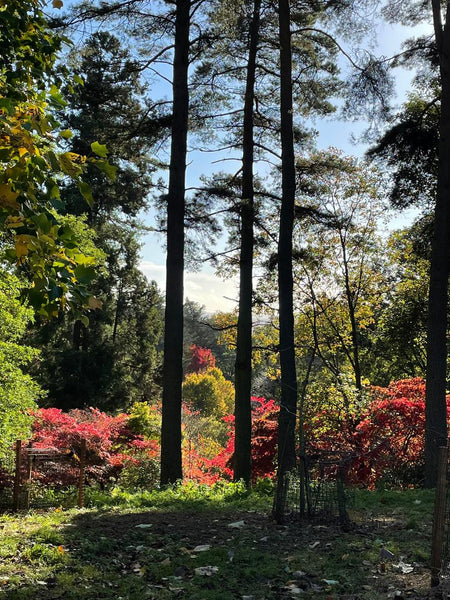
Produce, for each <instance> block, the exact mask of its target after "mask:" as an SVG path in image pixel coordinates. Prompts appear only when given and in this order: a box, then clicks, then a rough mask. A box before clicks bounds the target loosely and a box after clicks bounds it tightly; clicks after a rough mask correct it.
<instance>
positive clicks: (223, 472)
mask: <svg viewBox="0 0 450 600" xmlns="http://www.w3.org/2000/svg"><path fill="white" fill-rule="evenodd" d="M251 402H252V447H251V448H252V479H253V481H256V480H257V479H258V478H260V477H270V478H271V477H273V476H274V474H275V465H274V460H275V455H276V449H277V443H278V423H277V420H278V410H279V409H278V406H277V404H276V403H275V400H266V399H265V398H256V397H255V396H252V399H251ZM223 420H224V421H225V422H226V423H228V424H229V426H230V429H229V432H228V443H227V445H226V447H225V448H224V449H223V450H222V452H220V453H219V454H218V455H217V456H216V457H215V458H213V459H212V460H211V461H209V462H208V464H207V465H206V466H207V467H208V468H209V470H210V471H212V472H213V473H216V474H217V476H218V477H225V478H229V479H231V478H232V476H233V453H234V444H235V430H234V420H235V419H234V415H228V416H226V417H224V419H223Z"/></svg>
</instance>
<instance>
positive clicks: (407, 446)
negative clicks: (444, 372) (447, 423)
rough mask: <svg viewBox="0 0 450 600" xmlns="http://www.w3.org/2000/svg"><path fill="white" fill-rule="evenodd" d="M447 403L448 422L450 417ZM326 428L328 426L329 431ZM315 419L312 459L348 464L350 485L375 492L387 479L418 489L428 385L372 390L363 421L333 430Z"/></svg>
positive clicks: (417, 382)
mask: <svg viewBox="0 0 450 600" xmlns="http://www.w3.org/2000/svg"><path fill="white" fill-rule="evenodd" d="M449 405H450V396H448V397H447V418H449V417H450V406H449ZM324 423H326V426H325V427H324ZM330 423H332V421H330V420H329V419H328V418H327V415H325V414H324V413H320V414H318V415H316V416H315V417H314V418H313V420H312V422H311V424H310V425H309V427H308V428H307V433H308V454H309V455H310V456H313V457H318V458H320V457H321V456H324V455H330V454H334V455H338V456H340V457H341V458H343V459H344V461H345V462H344V468H345V470H346V474H347V479H348V481H349V483H354V484H360V485H366V486H368V487H373V486H374V485H375V484H376V483H377V482H378V481H380V480H382V479H385V480H390V481H391V482H394V483H400V484H412V483H417V482H418V481H419V480H420V478H421V476H422V469H423V452H424V432H425V382H424V381H423V379H420V378H414V379H405V380H402V381H396V382H393V383H391V384H390V385H389V386H388V387H387V388H380V387H373V388H372V389H371V401H370V402H369V404H368V406H367V407H366V409H364V410H363V411H362V413H361V414H360V416H359V418H357V419H352V420H349V421H347V422H345V421H341V422H340V423H339V424H338V425H337V424H335V425H334V427H332V428H331V427H330Z"/></svg>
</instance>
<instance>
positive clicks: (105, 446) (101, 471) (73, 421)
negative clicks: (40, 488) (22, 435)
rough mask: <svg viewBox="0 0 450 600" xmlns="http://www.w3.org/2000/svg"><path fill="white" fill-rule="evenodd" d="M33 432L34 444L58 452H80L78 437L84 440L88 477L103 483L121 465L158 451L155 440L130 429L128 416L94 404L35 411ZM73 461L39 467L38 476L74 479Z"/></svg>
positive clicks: (61, 480)
mask: <svg viewBox="0 0 450 600" xmlns="http://www.w3.org/2000/svg"><path fill="white" fill-rule="evenodd" d="M34 417H35V421H34V425H33V435H32V438H31V440H30V442H31V443H32V445H33V446H34V447H36V448H54V449H57V450H59V451H60V452H61V453H73V454H74V455H75V456H76V457H79V456H80V455H81V441H82V440H83V439H84V440H86V464H87V477H88V480H89V481H91V482H97V483H100V484H102V485H104V484H106V483H108V482H109V481H111V480H115V479H117V477H118V476H119V474H120V473H121V471H122V470H123V469H124V467H126V466H129V465H131V464H134V465H136V464H138V463H139V462H140V461H142V460H143V459H146V458H147V459H148V458H156V457H157V456H158V455H159V447H158V442H157V441H156V440H148V439H145V438H144V436H142V435H139V434H137V433H135V432H133V430H132V428H131V427H129V425H128V422H129V420H130V416H129V415H127V414H120V415H117V416H111V415H108V414H106V413H104V412H101V411H100V410H98V409H96V408H90V409H87V410H72V411H70V412H67V413H65V412H63V411H62V410H60V409H58V408H47V409H44V408H43V409H40V410H37V411H36V412H35V413H34ZM77 473H78V466H77V464H76V462H74V463H73V464H72V467H69V468H66V469H57V470H56V469H51V468H50V469H41V470H38V472H37V473H36V475H37V478H38V479H40V480H43V481H48V482H51V483H53V484H61V485H68V484H72V483H74V482H75V481H76V477H77Z"/></svg>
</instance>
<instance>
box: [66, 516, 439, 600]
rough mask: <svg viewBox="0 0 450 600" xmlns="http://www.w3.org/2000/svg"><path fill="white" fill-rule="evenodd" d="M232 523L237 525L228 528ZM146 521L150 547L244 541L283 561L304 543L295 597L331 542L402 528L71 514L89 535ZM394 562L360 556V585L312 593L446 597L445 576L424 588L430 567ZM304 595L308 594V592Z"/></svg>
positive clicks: (309, 584) (123, 530) (350, 597)
mask: <svg viewBox="0 0 450 600" xmlns="http://www.w3.org/2000/svg"><path fill="white" fill-rule="evenodd" d="M233 523H235V524H238V525H236V526H235V527H230V525H231V524H233ZM146 525H147V526H149V529H148V530H149V531H150V527H151V533H152V540H153V542H152V545H153V547H160V548H161V550H163V549H164V548H165V546H167V545H168V544H170V545H171V546H173V545H176V546H178V548H179V550H180V552H184V551H188V550H187V549H192V548H195V547H196V546H199V545H202V544H203V545H204V544H208V545H210V546H211V547H218V546H220V547H226V548H229V550H230V551H231V552H232V551H233V549H234V548H236V547H238V546H242V545H243V544H244V545H245V546H246V547H247V546H248V547H249V551H251V550H258V551H260V552H264V553H267V554H269V555H273V556H277V557H279V558H280V559H281V560H282V561H284V563H285V564H286V565H289V561H290V560H291V559H292V557H295V556H296V555H297V556H298V555H300V556H301V555H302V552H303V553H304V551H305V548H308V549H309V555H308V556H309V559H308V564H305V565H303V566H302V567H301V568H302V571H298V570H297V571H295V572H292V573H291V575H290V580H291V581H296V582H297V583H295V586H296V589H297V590H299V592H298V594H299V596H300V595H301V593H302V592H309V593H310V594H311V593H312V592H313V591H314V590H315V589H316V590H319V589H320V586H319V585H318V583H319V582H320V581H323V579H321V578H320V576H319V575H316V574H315V572H316V570H317V568H316V564H315V561H316V560H317V561H320V560H322V558H320V557H321V556H322V557H323V555H324V554H326V553H332V552H333V549H334V547H335V546H336V545H339V548H340V547H341V546H342V545H344V547H345V546H346V545H348V547H349V548H350V549H351V548H352V545H353V546H354V542H355V540H358V543H359V544H361V543H362V544H363V547H365V548H371V547H372V546H373V545H374V544H376V542H377V541H378V539H379V538H380V536H382V535H383V534H386V531H391V532H392V528H395V527H397V528H401V527H402V524H401V523H377V522H372V523H370V524H366V525H354V524H353V525H350V527H348V528H347V530H346V531H343V530H342V529H341V528H340V527H339V525H337V524H327V525H324V524H315V523H306V524H305V523H300V522H291V523H289V524H287V525H278V524H277V523H276V522H275V521H274V520H273V519H272V518H271V516H270V515H267V514H261V513H257V512H248V511H245V512H227V513H220V514H218V513H209V512H205V513H203V512H202V513H198V512H195V513H189V512H182V513H180V512H162V513H161V512H152V511H149V512H140V513H128V514H121V515H116V514H114V515H108V514H102V515H99V516H98V517H93V516H92V514H80V515H79V516H78V517H77V527H79V528H81V529H83V530H85V531H86V532H87V533H89V535H92V534H94V535H95V533H96V532H97V531H98V535H102V536H106V537H108V536H110V537H111V538H114V539H115V540H117V539H120V538H123V539H125V538H127V536H128V537H129V533H130V531H133V530H135V528H136V527H139V526H140V527H142V530H144V529H145V526H146ZM361 540H362V542H361ZM349 552H350V550H349ZM346 558H347V555H346V554H344V555H343V557H342V559H343V567H344V562H345V560H346ZM128 559H129V561H133V560H134V557H133V556H132V555H130V556H129V557H128ZM353 560H354V557H353ZM399 560H400V562H399ZM284 563H283V564H284ZM187 564H188V563H187ZM399 564H401V557H399V556H395V557H394V556H392V557H389V556H388V557H387V558H386V557H383V556H382V555H381V556H380V558H379V560H376V561H374V562H370V561H367V560H366V561H364V560H361V564H360V565H358V568H361V569H363V570H365V571H366V572H367V577H366V583H365V584H364V585H362V586H361V589H359V590H357V592H356V593H355V590H351V593H349V594H342V593H341V594H336V593H333V594H332V595H330V594H326V593H325V592H323V593H320V591H318V593H317V596H315V597H317V598H324V599H326V600H328V599H329V598H333V599H336V598H340V599H341V600H365V599H366V598H367V599H369V598H370V599H372V598H386V599H389V598H397V599H398V600H401V599H402V598H405V599H406V598H408V599H411V600H424V599H428V600H432V599H433V600H438V599H439V600H444V599H445V600H447V599H449V598H450V579H448V580H445V581H444V582H443V584H442V585H441V586H440V587H438V588H434V589H431V590H430V587H429V585H430V571H429V569H428V568H427V566H426V565H425V564H420V563H414V564H413V565H411V567H412V571H411V572H407V573H404V572H402V571H401V569H400V570H399V568H398V567H399ZM187 569H188V567H187ZM286 570H287V571H288V570H289V569H288V568H287V569H286ZM406 570H408V569H406ZM182 574H183V573H182ZM186 576H188V575H187V573H186ZM321 577H323V575H322V576H321ZM296 578H297V579H296ZM286 579H288V578H286ZM322 585H323V584H322ZM349 592H350V590H349ZM283 596H284V594H281V592H280V596H279V597H280V598H281V597H283ZM307 596H308V597H310V596H309V595H308V594H307ZM284 597H286V596H284Z"/></svg>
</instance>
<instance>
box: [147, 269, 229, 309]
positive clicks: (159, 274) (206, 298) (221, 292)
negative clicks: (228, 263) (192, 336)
mask: <svg viewBox="0 0 450 600" xmlns="http://www.w3.org/2000/svg"><path fill="white" fill-rule="evenodd" d="M140 268H141V271H142V272H143V273H144V274H145V275H146V276H147V278H148V279H150V280H153V281H156V283H157V284H158V287H159V288H160V289H161V290H162V291H163V292H164V291H165V288H166V268H165V266H164V265H157V264H155V263H153V262H151V261H149V260H144V261H142V262H141V264H140ZM184 297H185V298H189V300H192V301H194V302H198V303H199V304H201V305H203V306H204V307H205V309H206V311H207V312H210V313H212V312H216V311H218V310H221V311H231V310H233V309H234V308H235V307H236V301H237V297H238V284H237V279H236V278H232V279H227V280H222V279H220V278H219V277H216V276H215V275H214V274H213V273H208V272H204V271H200V272H195V273H191V272H186V273H185V275H184Z"/></svg>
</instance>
